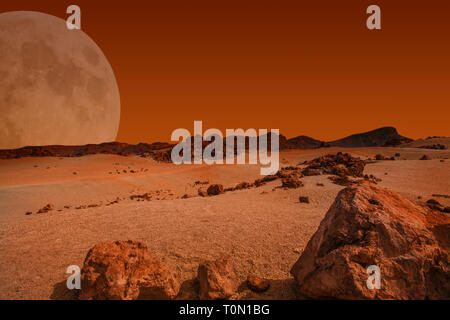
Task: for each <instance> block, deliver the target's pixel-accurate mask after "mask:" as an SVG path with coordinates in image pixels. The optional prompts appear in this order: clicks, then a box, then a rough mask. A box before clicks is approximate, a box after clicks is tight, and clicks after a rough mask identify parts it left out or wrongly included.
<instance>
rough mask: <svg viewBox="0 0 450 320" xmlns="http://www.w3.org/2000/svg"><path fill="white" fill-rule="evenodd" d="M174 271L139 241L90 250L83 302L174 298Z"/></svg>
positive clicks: (176, 288)
mask: <svg viewBox="0 0 450 320" xmlns="http://www.w3.org/2000/svg"><path fill="white" fill-rule="evenodd" d="M179 290H180V284H179V282H178V280H177V279H176V277H175V274H174V272H173V271H172V270H171V269H170V268H169V267H167V266H166V265H164V264H163V263H161V262H160V261H159V259H158V258H156V257H155V256H154V255H153V254H151V253H150V251H149V250H148V248H147V246H146V245H145V244H143V243H142V242H137V241H131V240H129V241H111V242H104V243H99V244H97V245H95V246H94V247H93V248H92V249H90V250H89V252H88V254H87V256H86V259H85V261H84V265H83V269H82V270H81V291H80V295H79V299H83V300H86V299H89V300H97V299H101V300H104V299H107V300H110V299H114V300H134V299H173V298H175V297H176V296H177V294H178V292H179Z"/></svg>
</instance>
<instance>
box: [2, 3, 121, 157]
mask: <svg viewBox="0 0 450 320" xmlns="http://www.w3.org/2000/svg"><path fill="white" fill-rule="evenodd" d="M0 111H1V112H0V149H10V148H19V147H23V146H29V145H53V144H60V145H80V144H88V143H101V142H109V141H114V140H115V139H116V136H117V131H118V128H119V122H120V96H119V89H118V87H117V82H116V79H115V77H114V73H113V70H112V68H111V66H110V64H109V63H108V60H107V59H106V57H105V55H104V54H103V53H102V51H101V50H100V48H99V47H98V46H97V45H96V44H95V43H94V42H93V41H92V40H91V39H90V38H89V36H87V35H86V34H85V33H84V32H83V31H82V30H68V29H67V27H66V22H65V21H64V20H62V19H60V18H57V17H54V16H51V15H48V14H44V13H39V12H32V11H13V12H6V13H2V14H0Z"/></svg>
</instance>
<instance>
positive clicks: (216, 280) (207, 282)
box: [197, 256, 238, 300]
mask: <svg viewBox="0 0 450 320" xmlns="http://www.w3.org/2000/svg"><path fill="white" fill-rule="evenodd" d="M197 280H198V284H199V296H200V299H203V300H214V299H228V298H230V297H231V296H232V295H234V294H236V293H237V289H238V280H237V276H236V272H235V270H234V265H233V263H232V261H231V259H230V257H228V256H225V257H221V258H220V259H217V260H216V261H206V262H204V263H202V264H200V265H199V267H198V275H197Z"/></svg>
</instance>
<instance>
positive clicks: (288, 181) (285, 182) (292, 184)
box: [281, 177, 303, 189]
mask: <svg viewBox="0 0 450 320" xmlns="http://www.w3.org/2000/svg"><path fill="white" fill-rule="evenodd" d="M302 186H303V182H302V181H301V180H300V179H299V178H297V177H291V178H285V179H282V180H281V187H283V188H290V189H295V188H299V187H302Z"/></svg>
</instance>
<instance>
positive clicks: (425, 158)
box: [419, 154, 431, 160]
mask: <svg viewBox="0 0 450 320" xmlns="http://www.w3.org/2000/svg"><path fill="white" fill-rule="evenodd" d="M419 160H431V158H430V157H429V156H427V155H426V154H424V155H423V156H422V158H420V159H419Z"/></svg>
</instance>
